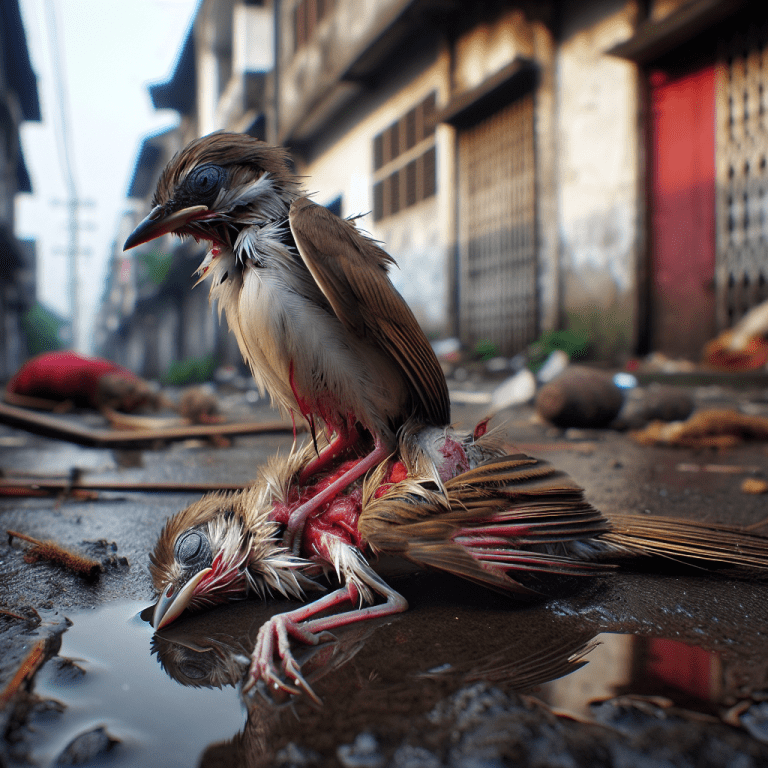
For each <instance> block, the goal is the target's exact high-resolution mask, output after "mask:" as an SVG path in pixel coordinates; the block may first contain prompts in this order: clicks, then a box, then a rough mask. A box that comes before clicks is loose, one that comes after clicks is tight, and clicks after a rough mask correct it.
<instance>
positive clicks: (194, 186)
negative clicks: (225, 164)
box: [186, 163, 227, 204]
mask: <svg viewBox="0 0 768 768" xmlns="http://www.w3.org/2000/svg"><path fill="white" fill-rule="evenodd" d="M226 177H227V174H226V172H225V170H224V169H223V168H221V167H220V166H218V165H213V164H211V163H206V164H205V165H200V166H198V167H197V168H195V169H194V170H193V171H191V172H190V174H189V176H187V181H186V187H187V191H188V193H189V194H190V195H192V196H194V198H195V200H200V201H201V202H202V203H204V204H205V203H209V202H213V200H214V199H215V197H216V195H217V194H218V193H219V189H221V185H222V184H223V183H224V180H225V179H226Z"/></svg>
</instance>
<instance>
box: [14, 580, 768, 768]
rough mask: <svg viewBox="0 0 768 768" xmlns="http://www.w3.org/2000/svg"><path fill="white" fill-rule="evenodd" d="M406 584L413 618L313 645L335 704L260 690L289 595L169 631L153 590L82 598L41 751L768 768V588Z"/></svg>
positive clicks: (54, 675)
mask: <svg viewBox="0 0 768 768" xmlns="http://www.w3.org/2000/svg"><path fill="white" fill-rule="evenodd" d="M393 583H395V584H396V585H397V587H398V588H399V589H400V590H401V591H402V592H403V594H405V596H406V597H407V598H408V600H409V602H410V604H411V610H410V611H409V612H408V613H406V614H404V615H401V616H399V617H395V618H393V619H387V620H382V621H379V622H377V623H369V624H362V625H360V626H359V627H349V628H345V629H343V630H339V631H338V632H337V638H338V639H337V642H335V643H328V644H325V645H322V646H320V647H318V648H311V649H305V650H303V651H297V658H299V660H300V661H301V662H302V663H303V672H304V675H305V677H306V678H307V679H308V680H309V681H310V683H311V685H312V686H313V688H314V690H315V691H316V693H317V694H318V696H319V697H320V698H321V699H322V700H323V706H322V707H320V708H318V707H317V706H315V705H313V704H312V703H311V702H310V701H308V700H306V699H301V698H299V699H296V698H293V699H290V698H289V697H287V696H286V695H274V696H273V695H271V694H270V692H268V691H266V690H263V689H262V690H260V691H258V692H257V693H255V694H253V695H251V696H249V697H247V698H245V699H243V698H242V697H241V695H240V690H239V683H240V680H241V678H242V675H243V674H244V672H245V670H246V669H247V654H248V652H249V651H250V647H251V644H252V642H253V640H254V639H255V635H256V632H257V630H258V627H259V626H260V624H261V623H262V622H263V621H264V620H265V619H266V618H267V617H268V616H269V615H271V613H273V612H276V611H278V610H285V609H287V608H288V607H289V606H290V604H288V603H285V602H281V603H270V604H266V605H265V604H264V603H261V602H259V601H257V600H253V601H245V602H243V603H237V604H232V605H230V606H226V607H223V608H219V609H216V610H213V611H209V612H207V613H203V614H199V615H196V616H190V617H188V618H184V619H182V620H180V621H179V622H178V623H177V624H176V625H175V626H171V627H169V628H167V629H166V630H163V631H162V632H161V633H160V634H158V635H155V634H154V633H153V632H152V629H151V627H150V626H149V624H148V623H147V622H146V621H145V619H144V618H142V615H141V610H142V609H143V608H145V607H146V603H144V604H139V603H135V602H130V603H125V602H124V603H113V604H110V605H108V606H105V607H102V608H100V609H96V610H90V611H86V612H72V613H70V614H69V619H70V620H71V621H72V626H71V627H70V628H69V629H68V630H67V631H66V632H65V633H64V635H63V638H62V646H61V650H60V652H59V654H58V656H56V657H54V658H52V659H51V660H49V661H48V662H47V663H46V665H45V666H44V667H43V668H42V669H41V671H40V672H39V673H38V675H37V677H36V681H35V688H34V690H35V693H36V694H37V695H38V696H39V697H41V699H42V700H44V701H47V702H48V704H47V705H46V706H41V707H40V708H39V710H38V712H37V714H36V715H35V716H34V717H33V718H32V720H31V722H30V723H29V726H28V728H27V729H26V731H25V739H26V740H27V742H28V744H29V746H30V747H31V749H30V757H31V759H32V762H33V764H34V765H38V766H43V767H44V768H47V767H48V766H55V765H64V764H83V765H109V766H137V765H141V766H193V765H201V766H219V765H243V766H256V765H306V766H312V765H333V764H341V765H344V766H365V765H368V766H374V767H376V766H384V765H389V764H396V765H404V766H410V765H412V766H417V765H435V766H437V765H443V764H446V765H447V764H462V763H461V755H462V754H464V753H466V754H467V755H473V756H474V755H477V754H479V755H484V756H485V757H484V759H489V760H491V759H496V760H502V759H504V760H512V759H513V758H514V759H515V760H516V763H517V764H520V765H528V764H536V763H535V757H536V754H535V751H536V750H537V749H538V750H545V752H546V754H555V753H556V752H557V751H558V750H559V751H560V752H561V753H563V754H568V755H570V756H571V757H572V758H573V759H572V760H571V761H570V762H568V761H565V762H563V761H561V762H559V763H557V764H558V765H559V764H563V765H566V764H567V765H571V764H573V765H582V764H584V765H587V764H595V765H598V764H606V765H609V764H614V763H615V760H616V759H617V758H615V755H614V753H613V752H611V750H619V751H621V750H624V752H627V750H629V752H628V754H633V753H632V749H637V750H638V754H639V753H642V754H643V755H646V756H649V757H652V756H653V755H655V754H656V752H654V750H656V751H658V750H659V749H664V750H666V751H665V752H664V754H665V755H666V758H667V759H668V760H670V761H671V762H669V764H670V765H677V764H684V763H682V762H681V763H678V762H676V761H675V759H673V758H674V755H675V752H676V750H677V751H679V752H681V751H684V752H685V755H686V756H687V757H686V759H690V757H691V755H690V750H693V749H706V750H708V754H709V755H710V756H711V755H715V756H716V757H717V761H716V762H715V763H712V764H713V765H715V764H720V765H726V764H733V763H731V762H730V761H731V760H732V759H735V758H736V757H739V759H741V760H742V762H741V763H739V764H740V765H744V766H750V765H760V764H767V761H768V747H766V745H765V743H764V741H763V740H765V741H768V709H767V707H768V705H765V704H763V699H764V698H765V697H768V693H766V692H768V634H766V632H768V585H765V584H760V583H755V584H750V583H745V582H738V581H732V580H728V579H723V578H717V577H711V576H703V577H699V576H696V575H686V576H671V575H667V576H660V575H649V574H648V575H646V574H640V575H621V576H615V577H611V578H596V579H592V580H590V583H589V585H587V586H586V587H585V586H584V585H578V584H576V585H571V584H570V583H568V584H566V585H564V587H563V588H561V591H560V594H561V595H562V596H561V597H559V598H558V599H555V600H550V601H548V602H544V603H539V604H530V605H526V604H522V603H520V602H513V601H511V600H510V599H509V598H507V597H505V596H502V595H496V594H494V593H491V592H488V591H486V590H483V589H479V588H476V587H474V586H472V585H469V584H465V583H464V582H461V581H459V580H453V579H448V578H446V577H444V576H433V575H418V576H409V577H407V578H400V579H398V580H396V581H394V582H393ZM144 616H145V617H146V612H144ZM764 694H766V695H765V696H764ZM617 697H619V698H617ZM606 699H608V700H610V701H609V703H607V704H597V705H596V704H595V702H596V701H601V700H606ZM628 713H629V714H628ZM681 723H682V724H683V725H684V726H685V728H686V729H687V730H686V731H685V733H687V734H693V736H686V738H685V739H682V738H681V737H680V736H679V733H678V731H677V730H676V729H677V728H678V727H679V726H680V724H681ZM648 728H653V729H655V730H653V731H652V736H649V731H648ZM665 728H666V730H665ZM521 729H522V730H521ZM696 729H698V731H697V730H696ZM697 734H698V735H697ZM542 739H544V741H542ZM638 739H639V740H640V742H638ZM690 739H693V740H694V741H691V742H690V743H688V742H689V741H690ZM696 739H698V741H696ZM516 740H517V741H516ZM707 740H708V741H707ZM713 740H714V741H713ZM705 741H707V744H706V746H701V744H704V742H705ZM73 742H74V744H73ZM515 744H517V746H515ZM537 744H538V746H536V745H537ZM633 744H634V745H635V746H634V747H633V746H632V745H633ZM695 744H696V745H698V746H695ZM713 745H714V746H713ZM457 750H458V751H457ZM461 750H464V753H462V752H461ZM494 750H495V751H494ZM510 750H511V752H510ZM515 750H516V751H515ZM590 750H592V751H593V752H594V754H595V755H602V756H603V760H604V761H606V762H604V763H603V762H601V761H599V760H598V761H597V762H594V760H596V759H597V758H594V760H593V758H591V757H590V755H591V754H592V752H590ZM717 750H720V751H719V752H718V751H717ZM617 754H618V753H617ZM515 755H516V757H515ZM608 755H612V757H608ZM670 756H671V757H670ZM67 760H69V761H70V762H66V761H67ZM77 760H79V761H80V762H79V763H78V762H76V761H77ZM610 761H613V762H610ZM11 764H12V765H13V763H11ZM628 764H633V763H628ZM694 764H697V765H699V764H700V765H709V764H710V763H709V762H706V760H705V761H704V762H701V761H699V762H695V761H694Z"/></svg>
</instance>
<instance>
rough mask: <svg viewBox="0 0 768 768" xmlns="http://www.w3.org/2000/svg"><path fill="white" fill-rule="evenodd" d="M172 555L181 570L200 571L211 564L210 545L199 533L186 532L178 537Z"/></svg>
mask: <svg viewBox="0 0 768 768" xmlns="http://www.w3.org/2000/svg"><path fill="white" fill-rule="evenodd" d="M173 555H174V557H175V558H176V559H177V560H178V561H179V563H180V564H181V566H182V568H195V569H197V570H202V569H203V568H207V567H208V566H209V565H210V564H211V563H212V562H213V553H212V552H211V543H210V542H209V541H208V539H207V538H206V537H205V536H204V535H203V534H202V533H200V531H187V532H186V533H183V534H182V535H181V536H179V538H178V539H176V545H175V546H174V548H173Z"/></svg>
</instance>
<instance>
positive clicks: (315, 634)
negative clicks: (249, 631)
mask: <svg viewBox="0 0 768 768" xmlns="http://www.w3.org/2000/svg"><path fill="white" fill-rule="evenodd" d="M376 578H377V577H376ZM377 582H378V584H379V585H380V586H379V588H378V590H377V591H380V592H381V593H382V594H383V595H384V597H385V598H386V602H384V603H380V604H378V605H371V606H367V607H365V608H356V609H354V610H351V611H345V612H344V613H338V614H333V615H331V616H323V617H321V618H318V619H311V618H310V617H311V616H315V615H317V614H318V613H322V612H323V611H326V610H328V609H330V608H335V607H336V606H338V605H341V604H343V603H346V602H348V603H351V604H353V605H354V604H355V603H358V602H359V600H360V592H359V590H358V588H357V587H356V586H355V585H354V583H352V582H348V583H347V584H346V585H345V586H343V587H341V588H340V589H337V590H335V591H334V592H331V593H330V594H328V595H325V596H324V597H321V598H320V599H319V600H315V601H314V602H313V603H309V604H308V605H304V606H301V607H300V608H296V609H295V610H293V611H287V612H286V613H279V614H277V615H276V616H273V617H272V618H271V619H269V621H267V622H265V623H264V624H263V625H262V627H261V629H260V630H259V634H258V636H257V638H256V646H255V648H254V649H253V654H252V655H251V667H250V669H249V672H248V680H247V682H246V684H245V685H244V686H243V692H244V693H246V692H247V691H249V690H250V689H251V688H252V687H253V686H254V685H255V684H256V682H257V681H258V680H263V681H264V682H265V683H266V684H267V685H269V686H272V687H274V688H275V689H276V690H283V691H286V692H288V693H301V692H304V693H306V694H307V695H308V696H309V697H310V698H312V699H313V700H314V701H316V702H317V703H320V699H319V698H318V697H317V695H316V694H315V692H314V691H313V690H312V688H311V687H310V685H309V683H307V681H306V680H305V679H304V677H303V676H302V674H301V669H300V668H299V665H298V664H297V663H296V660H295V659H294V657H293V654H292V653H291V643H290V641H291V638H293V639H294V640H298V641H299V642H302V643H306V644H307V645H317V644H318V643H320V642H321V641H325V640H335V638H334V636H333V635H332V634H330V631H329V630H331V629H336V628H338V627H343V626H346V625H347V624H353V623H355V622H358V621H365V620H367V619H373V618H377V617H381V616H391V615H392V614H395V613H401V612H403V611H405V610H407V608H408V603H407V602H406V600H405V598H404V597H403V596H402V595H400V594H398V593H397V592H395V591H394V590H393V589H391V588H390V587H389V586H388V585H386V584H385V583H384V582H383V581H380V580H379V579H378V578H377ZM275 655H277V656H278V657H279V659H280V667H281V670H282V674H281V672H280V670H278V668H277V666H276V665H275V662H274V659H275ZM285 678H288V679H289V680H292V681H293V682H292V683H291V682H288V680H286V679H285Z"/></svg>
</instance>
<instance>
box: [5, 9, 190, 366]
mask: <svg viewBox="0 0 768 768" xmlns="http://www.w3.org/2000/svg"><path fill="white" fill-rule="evenodd" d="M19 4H20V8H21V13H22V19H23V22H24V29H25V32H26V35H27V46H28V48H29V52H30V57H31V60H32V67H33V69H34V71H35V73H36V75H37V87H38V93H39V96H40V108H41V111H42V122H40V123H33V122H27V123H23V124H22V128H21V143H22V149H23V152H24V158H25V161H26V164H27V168H28V170H29V174H30V177H31V179H32V189H33V193H32V194H31V195H27V194H22V195H19V196H18V197H17V199H16V235H17V237H20V238H33V239H35V240H36V241H37V256H38V261H37V292H38V299H39V300H40V301H41V302H42V303H43V304H45V305H46V306H48V307H49V308H51V309H52V310H54V311H55V312H57V313H59V314H60V315H62V316H63V317H69V314H70V300H69V293H68V290H67V286H68V275H69V271H68V262H67V255H66V250H67V244H68V231H69V229H68V211H67V207H66V205H65V204H64V203H66V201H67V200H68V197H67V183H66V181H65V179H66V171H65V170H64V165H63V163H62V162H61V152H60V147H61V141H60V136H61V124H62V122H61V119H60V107H59V100H58V97H57V88H56V82H57V79H58V78H57V77H56V73H57V71H58V72H60V73H61V74H62V76H63V77H62V80H63V82H64V92H65V103H66V111H67V114H68V117H69V119H68V124H69V132H68V133H69V137H70V142H69V144H70V147H71V152H70V157H71V159H72V171H73V173H72V175H73V177H74V180H75V185H76V189H77V193H78V198H79V199H81V200H83V201H87V202H92V205H89V206H87V207H83V208H82V209H81V214H80V225H81V229H80V235H79V239H80V246H81V249H82V250H83V251H87V254H85V255H82V256H81V257H80V264H79V267H80V268H79V271H78V273H79V285H80V310H79V311H80V323H81V325H82V327H83V328H84V333H83V334H82V335H81V338H80V343H79V344H77V347H78V348H79V349H80V350H81V351H86V352H92V351H93V350H92V349H90V343H91V341H90V338H91V335H92V334H91V328H92V322H93V316H94V313H95V312H96V310H97V308H98V303H99V301H100V300H101V297H102V294H103V290H104V279H105V276H106V266H107V263H108V259H109V256H110V254H111V251H112V243H113V242H114V240H115V237H116V235H117V225H118V221H119V218H120V214H121V212H122V211H124V210H125V208H126V207H127V199H126V197H125V193H126V190H127V188H128V184H129V182H130V179H131V176H132V173H133V167H134V163H135V160H136V156H137V153H138V150H139V147H140V145H141V141H142V139H143V138H144V137H145V136H147V135H148V134H151V133H155V132H156V131H159V130H163V129H165V128H168V127H171V126H172V125H175V124H176V123H177V122H178V115H177V113H175V112H173V111H169V110H155V109H153V107H152V103H151V101H150V98H149V92H148V90H147V85H148V84H151V83H156V82H162V81H164V80H167V79H168V77H169V76H170V74H171V73H172V72H173V68H174V65H175V62H176V58H177V56H178V54H179V52H180V49H181V44H182V42H183V40H184V37H185V35H186V32H187V30H188V28H189V25H190V23H191V20H192V17H193V14H194V12H195V8H196V6H197V0H130V2H126V1H125V0H20V3H19ZM50 6H52V7H53V10H54V12H55V13H54V14H53V15H54V18H55V22H54V25H53V27H54V31H55V36H54V35H52V34H51V32H52V25H51V23H50V16H51V13H50V9H49V7H50ZM56 50H58V52H59V53H58V54H57V53H55V51H56Z"/></svg>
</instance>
